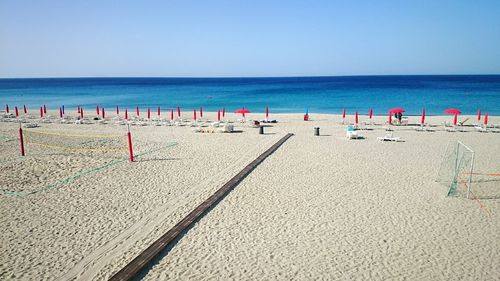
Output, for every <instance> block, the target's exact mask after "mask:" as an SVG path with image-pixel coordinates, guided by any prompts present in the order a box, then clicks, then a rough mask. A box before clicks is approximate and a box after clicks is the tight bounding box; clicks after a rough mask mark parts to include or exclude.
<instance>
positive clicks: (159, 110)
mask: <svg viewBox="0 0 500 281" xmlns="http://www.w3.org/2000/svg"><path fill="white" fill-rule="evenodd" d="M160 115H161V109H160V107H159V106H158V117H160Z"/></svg>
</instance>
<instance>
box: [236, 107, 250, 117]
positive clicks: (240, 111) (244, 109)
mask: <svg viewBox="0 0 500 281" xmlns="http://www.w3.org/2000/svg"><path fill="white" fill-rule="evenodd" d="M234 113H240V114H242V115H243V117H245V113H250V110H248V109H246V108H241V109H238V110H236V111H235V112H234Z"/></svg>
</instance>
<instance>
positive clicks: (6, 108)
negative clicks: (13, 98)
mask: <svg viewBox="0 0 500 281" xmlns="http://www.w3.org/2000/svg"><path fill="white" fill-rule="evenodd" d="M5 111H7V113H9V111H10V110H9V105H8V104H6V105H5Z"/></svg>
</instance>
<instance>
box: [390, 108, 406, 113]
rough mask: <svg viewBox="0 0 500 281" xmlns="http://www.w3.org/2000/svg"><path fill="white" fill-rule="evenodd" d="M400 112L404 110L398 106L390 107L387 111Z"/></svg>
mask: <svg viewBox="0 0 500 281" xmlns="http://www.w3.org/2000/svg"><path fill="white" fill-rule="evenodd" d="M402 112H405V110H404V109H402V108H399V107H396V108H392V109H390V110H389V113H402Z"/></svg>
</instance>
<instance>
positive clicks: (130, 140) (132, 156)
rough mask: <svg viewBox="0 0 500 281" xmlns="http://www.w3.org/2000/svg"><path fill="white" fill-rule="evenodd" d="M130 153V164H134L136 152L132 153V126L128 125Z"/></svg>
mask: <svg viewBox="0 0 500 281" xmlns="http://www.w3.org/2000/svg"><path fill="white" fill-rule="evenodd" d="M127 130H128V132H127V138H128V152H129V154H130V162H134V152H133V151H132V136H131V135H130V125H129V124H127Z"/></svg>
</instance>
